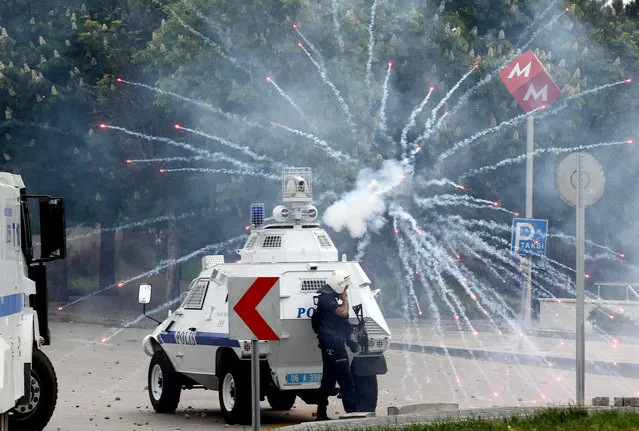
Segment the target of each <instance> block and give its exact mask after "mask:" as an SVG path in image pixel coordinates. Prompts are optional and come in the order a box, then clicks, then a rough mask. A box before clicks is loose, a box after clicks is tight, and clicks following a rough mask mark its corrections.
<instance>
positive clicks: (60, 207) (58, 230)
mask: <svg viewBox="0 0 639 431" xmlns="http://www.w3.org/2000/svg"><path fill="white" fill-rule="evenodd" d="M40 234H41V242H42V248H41V250H42V251H41V254H42V255H41V256H40V258H41V259H48V260H53V259H64V258H65V257H66V255H67V240H66V222H65V217H64V199H62V198H50V197H42V198H40Z"/></svg>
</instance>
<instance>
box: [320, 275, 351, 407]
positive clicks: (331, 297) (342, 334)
mask: <svg viewBox="0 0 639 431" xmlns="http://www.w3.org/2000/svg"><path fill="white" fill-rule="evenodd" d="M319 293H320V295H319V299H318V303H317V311H316V313H318V317H319V328H318V339H319V347H320V349H321V350H322V363H323V370H322V384H321V386H320V393H321V395H322V401H321V402H320V403H319V405H318V414H317V416H318V419H321V418H322V417H324V418H326V406H327V405H328V397H329V396H330V395H334V394H335V383H336V382H337V383H339V387H340V389H341V394H342V403H343V404H344V410H345V411H346V413H350V412H354V411H356V410H357V402H356V397H355V389H354V386H353V379H352V377H351V373H350V367H349V362H348V354H347V353H346V342H347V341H349V339H350V334H351V333H352V330H353V328H352V326H351V324H350V323H348V318H342V317H339V316H338V315H337V314H335V310H336V309H337V308H338V307H339V303H338V302H337V298H338V295H337V294H336V293H335V291H334V290H333V289H331V287H330V286H329V285H324V287H323V288H322V289H320V290H319Z"/></svg>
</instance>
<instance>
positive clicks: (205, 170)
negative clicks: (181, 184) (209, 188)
mask: <svg viewBox="0 0 639 431" xmlns="http://www.w3.org/2000/svg"><path fill="white" fill-rule="evenodd" d="M160 172H162V173H169V172H203V173H208V174H226V175H248V176H254V177H260V178H265V179H267V180H273V181H280V180H281V178H280V177H279V176H277V175H273V174H269V173H266V172H264V171H237V170H231V169H208V168H175V169H160Z"/></svg>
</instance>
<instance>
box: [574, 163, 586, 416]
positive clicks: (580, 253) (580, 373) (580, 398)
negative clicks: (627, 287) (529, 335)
mask: <svg viewBox="0 0 639 431" xmlns="http://www.w3.org/2000/svg"><path fill="white" fill-rule="evenodd" d="M577 154H578V158H577V181H578V183H579V184H578V185H577V206H576V211H577V214H576V219H577V226H576V229H577V256H576V259H577V262H576V269H577V271H576V273H577V274H576V282H575V285H576V286H575V287H576V309H577V311H576V321H577V328H576V334H577V339H576V349H577V351H576V363H577V367H576V372H577V405H578V406H584V394H585V383H586V377H585V363H586V358H585V356H586V342H585V341H586V340H585V323H584V236H585V210H584V159H583V153H581V152H580V153H577Z"/></svg>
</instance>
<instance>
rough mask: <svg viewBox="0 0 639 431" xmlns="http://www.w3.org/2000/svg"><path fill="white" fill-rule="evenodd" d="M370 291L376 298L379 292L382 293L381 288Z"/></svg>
mask: <svg viewBox="0 0 639 431" xmlns="http://www.w3.org/2000/svg"><path fill="white" fill-rule="evenodd" d="M371 293H372V294H373V298H377V297H378V296H379V294H380V293H382V291H381V289H375V290H373V291H371Z"/></svg>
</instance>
